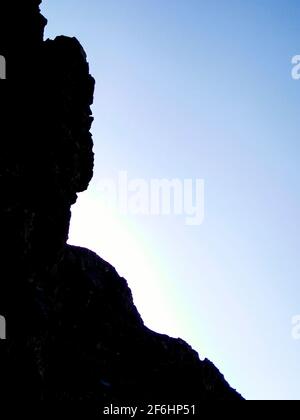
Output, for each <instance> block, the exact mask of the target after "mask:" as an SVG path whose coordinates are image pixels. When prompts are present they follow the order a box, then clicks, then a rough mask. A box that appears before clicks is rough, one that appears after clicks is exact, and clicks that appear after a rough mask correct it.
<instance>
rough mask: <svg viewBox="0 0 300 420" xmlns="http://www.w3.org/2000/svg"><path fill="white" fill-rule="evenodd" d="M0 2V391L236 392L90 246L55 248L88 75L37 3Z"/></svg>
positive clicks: (62, 242) (109, 396)
mask: <svg viewBox="0 0 300 420" xmlns="http://www.w3.org/2000/svg"><path fill="white" fill-rule="evenodd" d="M4 3H6V7H3V9H2V11H1V16H0V28H1V29H0V54H2V55H4V56H5V57H6V59H7V80H6V81H3V82H1V93H2V104H5V108H4V109H3V112H2V113H1V125H2V134H1V154H0V186H1V194H2V197H1V198H2V199H1V203H0V228H1V234H2V236H1V245H0V247H1V249H0V251H1V252H0V255H1V281H0V314H1V315H3V316H5V318H6V321H7V339H6V340H3V341H0V382H1V385H3V386H4V389H5V391H4V392H3V393H2V394H1V396H2V398H4V397H5V398H9V397H13V398H14V400H15V401H18V399H19V398H21V397H22V398H24V397H26V399H27V400H31V401H38V400H44V401H56V400H72V401H77V400H88V401H94V402H98V403H110V402H121V401H135V402H137V403H138V402H151V401H152V402H155V403H163V402H164V403H167V402H171V401H172V402H178V403H183V402H193V403H195V402H199V401H203V400H227V399H228V400H240V399H241V397H240V395H239V394H237V393H236V392H235V391H234V390H233V389H231V388H230V386H229V385H228V384H227V382H226V381H225V380H224V378H223V376H222V375H221V374H220V373H219V372H218V370H217V369H216V368H215V367H214V366H213V365H212V364H211V363H210V362H209V361H207V360H205V361H200V359H199V357H198V355H197V353H196V352H195V351H193V350H192V349H191V348H190V347H189V345H187V344H186V343H185V342H184V341H182V340H179V339H178V340H176V339H173V338H170V337H167V336H164V335H160V334H156V333H155V332H152V331H150V330H149V329H147V328H146V327H145V326H144V324H143V321H142V319H141V317H140V315H139V313H138V311H137V309H136V308H135V306H134V304H133V300H132V295H131V292H130V289H129V288H128V285H127V283H126V281H125V280H124V279H123V278H121V277H119V275H118V274H117V272H116V271H115V269H114V268H113V267H112V266H110V265H109V264H108V263H106V262H105V261H103V260H102V259H101V258H100V257H98V256H97V255H95V254H94V253H93V252H91V251H88V250H86V249H82V248H77V247H72V246H68V245H66V242H67V238H68V229H69V221H70V207H71V205H72V204H74V203H75V201H76V198H77V195H76V194H77V193H78V192H80V191H83V190H85V189H86V188H87V186H88V184H89V181H90V179H91V177H92V170H93V152H92V139H91V134H90V127H91V123H92V117H91V110H90V105H91V103H92V100H93V90H94V80H93V78H92V77H91V76H90V75H89V68H88V64H87V61H86V56H85V53H84V51H83V50H82V48H81V46H80V44H79V42H78V41H77V40H76V39H75V38H66V37H58V38H56V39H55V40H53V41H50V40H48V41H44V40H43V29H44V26H45V24H46V20H45V19H44V18H43V17H42V16H41V15H40V13H39V7H38V6H39V3H40V2H39V1H37V0H31V1H29V0H26V1H22V2H19V3H17V5H16V4H14V2H4ZM5 23H8V25H5Z"/></svg>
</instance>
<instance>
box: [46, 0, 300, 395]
mask: <svg viewBox="0 0 300 420" xmlns="http://www.w3.org/2000/svg"><path fill="white" fill-rule="evenodd" d="M42 11H43V13H44V14H45V16H46V17H47V18H48V20H49V23H48V27H47V31H46V35H47V36H49V37H51V38H53V37H54V36H56V35H60V34H65V35H69V36H76V37H77V38H78V39H79V40H80V41H81V42H82V44H83V46H84V48H85V49H86V51H87V54H88V59H89V62H90V66H91V72H92V74H93V75H94V77H95V78H96V81H97V88H96V93H95V103H94V106H93V113H94V117H95V123H94V125H93V136H94V142H95V153H96V166H95V176H94V180H93V182H92V183H91V186H90V188H89V190H88V191H87V192H85V193H83V194H81V195H80V198H79V201H78V203H77V204H76V205H75V206H74V207H73V220H72V226H71V232H70V242H71V243H74V244H76V245H81V246H85V247H88V248H90V249H92V250H94V251H95V252H96V253H98V254H99V255H100V256H101V257H103V258H104V259H106V260H108V261H109V262H110V263H111V264H112V265H113V266H114V267H116V269H117V271H118V272H119V273H120V274H121V275H123V276H124V277H125V278H126V279H127V281H128V283H129V286H130V287H131V289H132V292H133V296H134V301H135V303H136V305H137V307H138V309H139V311H140V313H141V315H142V317H143V319H144V320H145V322H146V324H147V325H148V326H150V327H151V328H153V329H156V330H158V331H160V332H165V333H168V334H170V335H173V336H176V337H177V336H181V337H182V338H183V339H185V340H186V341H188V342H189V343H190V344H191V345H192V346H193V347H194V348H195V349H196V350H197V351H198V352H199V353H200V355H201V357H204V356H206V357H208V358H209V359H210V360H212V361H213V362H214V363H215V364H216V366H217V367H218V368H219V369H220V370H221V372H222V373H223V374H224V375H225V377H226V379H227V380H228V381H229V382H230V384H231V385H232V386H233V387H236V388H237V389H238V391H239V392H241V393H242V394H243V395H244V396H245V397H246V398H248V399H293V398H296V399H299V398H300V363H299V361H300V342H299V341H294V340H292V337H291V330H292V326H291V320H292V317H293V316H294V315H296V314H299V313H300V283H299V278H300V264H299V255H298V254H299V246H300V235H299V233H300V222H299V209H300V183H299V160H300V153H299V152H300V147H299V144H300V143H299V133H300V118H299V99H300V81H298V82H297V81H295V80H293V79H292V77H291V69H292V66H291V59H292V57H293V56H295V55H297V54H300V42H299V39H300V37H299V21H300V3H299V1H298V0H251V1H250V0H228V1H226V2H225V1H223V0H89V1H88V2H86V1H83V0H44V2H43V6H42ZM122 170H125V171H127V172H128V174H129V176H130V177H131V178H143V179H147V180H148V179H152V178H168V179H174V178H179V179H186V178H191V179H196V178H199V179H204V180H205V185H206V191H205V214H206V216H205V220H204V223H203V225H201V226H197V227H191V226H186V225H185V224H184V220H183V218H181V217H175V216H170V217H146V216H144V217H134V216H122V215H120V214H119V213H118V212H117V211H115V210H113V209H110V210H108V209H107V208H106V207H105V206H104V205H103V201H102V199H101V195H99V191H98V190H97V184H98V182H99V180H100V179H102V178H110V177H111V178H115V177H116V176H117V174H118V173H119V172H120V171H122Z"/></svg>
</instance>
